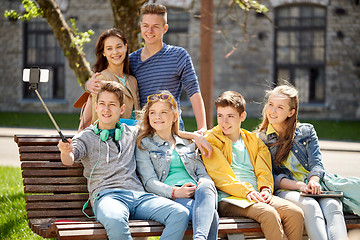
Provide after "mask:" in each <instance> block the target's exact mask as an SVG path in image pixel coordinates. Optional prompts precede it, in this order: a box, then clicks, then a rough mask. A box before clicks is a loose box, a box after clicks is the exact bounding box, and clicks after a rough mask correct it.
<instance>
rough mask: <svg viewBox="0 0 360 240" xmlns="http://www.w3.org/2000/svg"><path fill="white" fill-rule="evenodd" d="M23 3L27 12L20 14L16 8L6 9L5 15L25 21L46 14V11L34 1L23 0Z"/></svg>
mask: <svg viewBox="0 0 360 240" xmlns="http://www.w3.org/2000/svg"><path fill="white" fill-rule="evenodd" d="M22 4H23V6H24V8H25V12H26V13H24V14H20V13H18V12H16V11H15V10H5V14H4V15H5V17H8V18H12V19H19V20H22V21H24V20H30V19H33V18H37V17H43V16H44V11H43V10H42V9H41V8H39V6H38V5H37V4H36V3H35V2H34V1H31V0H23V1H22Z"/></svg>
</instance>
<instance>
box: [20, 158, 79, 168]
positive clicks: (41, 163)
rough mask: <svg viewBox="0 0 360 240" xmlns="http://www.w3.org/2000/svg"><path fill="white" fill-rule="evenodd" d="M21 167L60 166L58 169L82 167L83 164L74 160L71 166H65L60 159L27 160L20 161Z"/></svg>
mask: <svg viewBox="0 0 360 240" xmlns="http://www.w3.org/2000/svg"><path fill="white" fill-rule="evenodd" d="M21 168H22V169H28V168H50V169H51V168H60V169H67V168H69V169H74V168H81V169H83V168H84V167H83V165H82V164H81V162H78V161H76V162H74V164H73V165H71V166H66V165H64V164H62V163H61V161H60V160H59V161H56V162H54V161H52V162H50V161H47V160H42V161H28V162H22V163H21Z"/></svg>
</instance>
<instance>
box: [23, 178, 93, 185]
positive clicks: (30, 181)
mask: <svg viewBox="0 0 360 240" xmlns="http://www.w3.org/2000/svg"><path fill="white" fill-rule="evenodd" d="M23 183H24V185H34V184H43V185H50V184H51V185H52V184H53V185H61V184H68V185H86V184H87V183H86V179H85V178H78V177H43V178H25V179H24V181H23Z"/></svg>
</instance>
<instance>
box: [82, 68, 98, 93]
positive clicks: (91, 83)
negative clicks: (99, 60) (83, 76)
mask: <svg viewBox="0 0 360 240" xmlns="http://www.w3.org/2000/svg"><path fill="white" fill-rule="evenodd" d="M100 74H101V73H95V74H94V75H92V76H91V78H90V79H89V80H87V81H86V83H85V90H87V91H89V92H91V93H95V94H96V93H98V91H99V90H100V82H101V80H99V79H97V77H98V76H99V75H100Z"/></svg>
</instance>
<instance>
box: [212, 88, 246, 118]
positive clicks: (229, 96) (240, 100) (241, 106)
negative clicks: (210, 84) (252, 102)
mask: <svg viewBox="0 0 360 240" xmlns="http://www.w3.org/2000/svg"><path fill="white" fill-rule="evenodd" d="M215 106H216V108H218V107H228V106H230V107H233V108H235V109H236V111H237V112H238V113H239V115H241V114H242V113H243V112H245V108H246V101H245V99H244V97H243V96H242V95H241V94H240V93H238V92H235V91H225V92H223V93H222V94H221V95H220V96H219V97H218V98H217V99H216V101H215Z"/></svg>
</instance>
